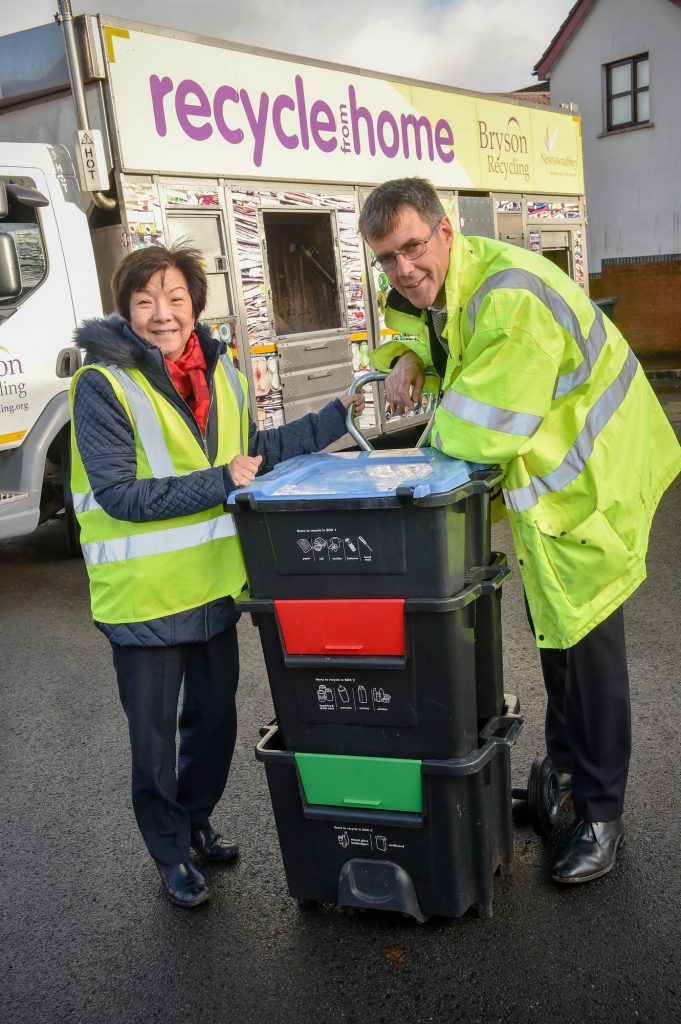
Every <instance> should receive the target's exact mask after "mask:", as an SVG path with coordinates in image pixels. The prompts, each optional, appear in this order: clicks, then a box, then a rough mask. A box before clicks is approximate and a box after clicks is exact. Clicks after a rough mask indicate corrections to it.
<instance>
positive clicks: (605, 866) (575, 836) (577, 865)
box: [551, 815, 624, 885]
mask: <svg viewBox="0 0 681 1024" xmlns="http://www.w3.org/2000/svg"><path fill="white" fill-rule="evenodd" d="M623 840H624V823H623V821H622V815H620V816H619V818H615V820H614V821H580V822H578V823H577V827H576V828H575V830H574V832H573V833H572V835H571V836H570V840H569V842H568V844H567V847H566V848H565V851H564V853H563V855H562V857H560V858H559V859H558V860H557V861H556V863H555V864H554V865H553V873H552V875H551V877H552V878H553V880H554V882H561V883H562V884H563V885H574V884H576V883H577V882H591V881H593V879H594V878H601V877H602V876H603V875H607V874H608V872H609V871H612V869H613V868H614V866H615V861H616V860H617V851H618V850H619V848H620V846H621V845H622V841H623Z"/></svg>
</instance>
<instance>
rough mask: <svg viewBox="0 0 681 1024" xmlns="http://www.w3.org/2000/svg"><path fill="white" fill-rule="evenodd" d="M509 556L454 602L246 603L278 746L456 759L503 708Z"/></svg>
mask: <svg viewBox="0 0 681 1024" xmlns="http://www.w3.org/2000/svg"><path fill="white" fill-rule="evenodd" d="M505 562H506V559H505V556H504V555H501V554H495V555H494V560H493V564H492V565H491V566H489V567H488V568H485V569H478V570H476V574H475V579H474V580H472V581H471V583H470V584H469V586H468V587H467V588H466V589H465V590H463V591H462V593H461V594H459V595H457V596H456V597H451V598H438V599H433V600H426V599H423V598H416V599H408V600H395V599H373V600H364V599H359V600H348V599H341V600H339V601H332V600H311V601H291V600H284V601H271V600H265V599H260V600H247V601H243V602H241V606H242V607H243V608H244V610H246V611H249V612H250V614H251V615H252V617H253V621H254V623H255V624H256V625H257V626H258V629H259V631H260V638H261V642H262V647H263V651H264V654H265V664H266V667H267V673H268V677H269V682H270V687H271V690H272V698H273V702H274V709H275V714H276V717H277V722H278V724H279V728H280V731H281V736H282V742H283V743H284V744H285V746H286V747H287V748H288V749H290V750H296V751H301V752H319V753H328V754H364V755H374V756H390V757H418V758H422V757H430V758H432V757H435V758H451V757H459V756H462V755H464V754H468V753H469V752H470V751H471V750H472V749H473V748H475V747H476V746H477V742H478V733H479V730H480V726H481V724H484V722H485V721H486V720H487V719H489V718H491V717H492V716H496V715H500V714H501V713H502V710H503V702H504V692H503V668H502V656H501V614H500V588H501V585H502V584H503V583H504V581H505V580H506V579H507V577H508V576H509V575H510V569H509V568H508V566H507V565H506V564H505Z"/></svg>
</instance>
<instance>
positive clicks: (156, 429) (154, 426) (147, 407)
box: [102, 363, 177, 477]
mask: <svg viewBox="0 0 681 1024" xmlns="http://www.w3.org/2000/svg"><path fill="white" fill-rule="evenodd" d="M102 365H103V366H104V368H105V369H107V370H108V371H109V373H110V374H111V375H112V376H113V377H115V378H116V380H117V381H118V383H119V384H120V386H121V387H122V388H123V391H124V392H125V397H126V398H127V400H128V405H129V406H130V410H131V412H132V415H133V418H134V420H135V426H136V428H137V436H138V437H139V440H140V444H141V445H142V447H143V448H144V454H145V455H146V457H147V462H148V463H149V468H150V469H151V475H152V476H154V477H164V476H177V471H176V469H175V467H174V465H173V460H172V459H171V457H170V452H169V451H168V445H167V444H166V441H165V438H164V436H163V431H162V430H161V424H160V423H159V421H158V420H157V418H156V413H155V412H154V409H153V406H152V404H151V402H150V401H149V396H148V395H147V394H146V392H145V391H144V390H143V389H142V388H141V387H140V386H139V384H138V383H137V381H135V380H133V379H132V377H131V376H130V375H129V374H128V373H126V372H125V370H123V369H121V367H120V366H116V365H114V364H113V363H104V364H102Z"/></svg>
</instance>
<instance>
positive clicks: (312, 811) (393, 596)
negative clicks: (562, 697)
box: [230, 449, 522, 920]
mask: <svg viewBox="0 0 681 1024" xmlns="http://www.w3.org/2000/svg"><path fill="white" fill-rule="evenodd" d="M499 479H500V474H499V473H498V472H496V471H493V470H489V469H484V468H483V467H475V466H471V465H469V464H467V463H463V462H460V461H459V460H456V459H450V458H448V457H446V456H444V455H443V454H442V453H440V452H438V451H436V450H434V449H407V450H399V451H384V452H360V453H340V454H333V455H331V454H319V455H308V456H302V457H300V458H295V459H292V460H290V461H289V462H286V463H283V464H282V465H280V466H279V467H277V468H276V469H275V470H274V471H273V472H272V473H270V474H268V475H267V476H265V477H263V478H261V479H260V480H258V481H256V482H254V484H253V485H251V486H250V487H249V488H247V489H243V490H241V491H238V492H236V493H235V494H234V495H233V496H232V497H231V500H230V504H231V506H232V508H233V511H234V512H235V521H236V525H237V529H238V533H239V536H240V539H241V543H242V547H243V551H244V556H245V559H246V565H247V568H248V574H249V583H250V594H249V597H248V598H247V599H245V600H244V601H243V602H242V607H243V608H244V610H247V611H249V612H250V614H251V616H252V618H253V621H254V623H255V624H256V625H257V627H258V629H259V631H260V637H261V641H262V645H263V650H264V654H265V662H266V666H267V673H268V677H269V682H270V687H271V690H272V699H273V703H274V708H275V712H276V723H274V724H272V725H271V726H270V727H268V728H267V729H264V730H263V736H262V738H261V741H260V742H259V743H258V745H257V748H256V756H257V757H258V759H259V760H260V761H262V762H264V764H265V769H266V773H267V779H268V785H269V789H270V795H271V798H272V804H273V809H274V815H275V821H276V824H277V830H278V834H279V841H280V845H281V850H282V857H283V862H284V868H285V871H286V876H287V881H288V886H289V891H290V893H291V895H292V896H294V897H296V898H297V899H299V900H311V901H323V902H335V903H338V904H340V905H343V906H351V907H352V906H354V907H365V908H366V907H375V908H381V909H389V910H397V911H401V912H403V913H405V914H409V915H411V916H413V917H415V918H417V919H418V920H425V919H426V918H427V917H429V916H431V915H441V916H450V917H457V916H459V915H461V914H463V913H465V912H466V911H467V910H468V909H469V908H470V907H473V906H475V907H476V908H477V910H478V913H479V914H480V915H481V916H489V915H490V914H491V907H492V898H493V888H494V875H495V873H496V872H497V871H500V872H502V873H507V872H509V871H510V870H511V865H512V849H513V844H512V822H511V783H510V747H511V746H512V744H513V743H514V741H515V739H516V737H517V735H518V732H519V730H520V728H521V726H522V720H521V719H520V718H519V716H518V715H517V714H516V713H514V711H513V709H509V706H508V704H509V701H508V700H505V698H504V693H503V675H502V660H501V625H500V601H501V586H502V584H503V582H504V580H505V579H506V578H507V576H508V574H509V569H508V567H507V566H506V561H505V558H504V557H503V556H502V555H499V554H495V553H492V552H491V551H490V513H489V506H490V492H491V490H492V488H493V487H494V486H495V485H496V484H497V483H498V481H499ZM510 703H512V702H510Z"/></svg>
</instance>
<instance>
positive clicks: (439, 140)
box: [435, 118, 454, 164]
mask: <svg viewBox="0 0 681 1024" xmlns="http://www.w3.org/2000/svg"><path fill="white" fill-rule="evenodd" d="M446 146H449V152H446V150H445V147H446ZM435 148H436V150H437V155H438V156H439V157H440V160H442V163H443V164H451V162H452V160H453V159H454V132H453V131H452V126H451V125H450V124H449V122H448V121H445V119H444V118H442V119H441V120H439V121H438V122H437V124H436V125H435Z"/></svg>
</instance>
